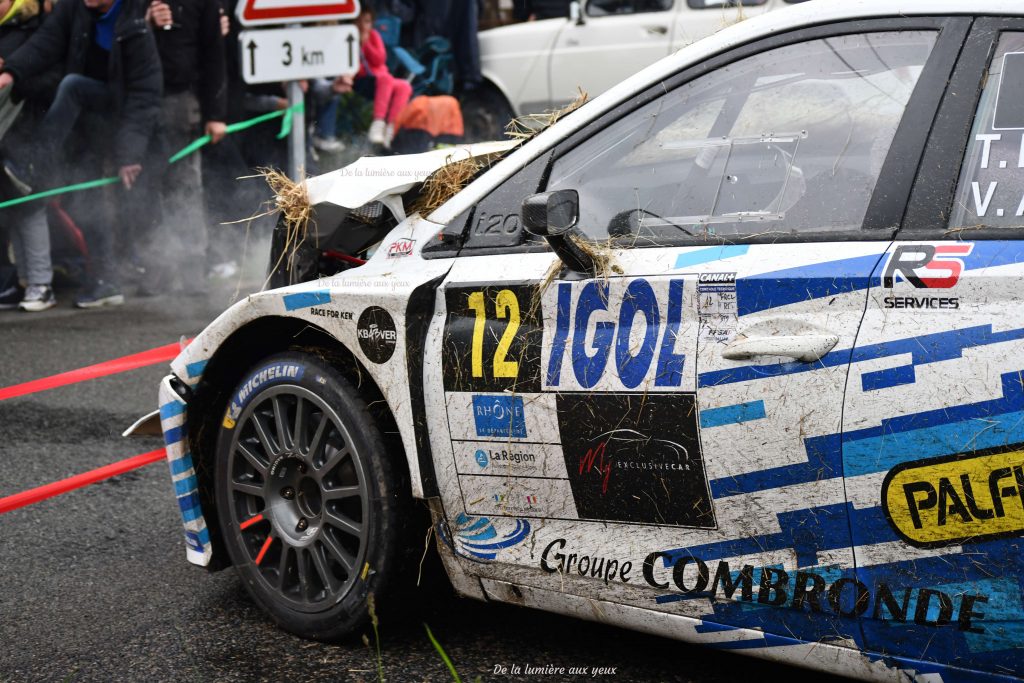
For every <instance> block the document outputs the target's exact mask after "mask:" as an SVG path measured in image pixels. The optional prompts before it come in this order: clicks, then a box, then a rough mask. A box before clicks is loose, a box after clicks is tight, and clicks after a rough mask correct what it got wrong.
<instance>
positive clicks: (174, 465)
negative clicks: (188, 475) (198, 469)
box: [170, 453, 192, 475]
mask: <svg viewBox="0 0 1024 683" xmlns="http://www.w3.org/2000/svg"><path fill="white" fill-rule="evenodd" d="M170 467H171V474H173V475H179V474H184V473H185V472H188V471H189V470H190V469H192V454H191V453H186V454H185V455H183V456H182V457H180V458H175V459H174V460H171V461H170Z"/></svg>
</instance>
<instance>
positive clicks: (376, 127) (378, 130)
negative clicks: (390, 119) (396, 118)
mask: <svg viewBox="0 0 1024 683" xmlns="http://www.w3.org/2000/svg"><path fill="white" fill-rule="evenodd" d="M387 132H388V131H387V124H385V123H384V119H374V120H373V123H371V124H370V130H369V132H367V133H366V139H367V140H369V141H370V142H371V143H372V144H374V145H383V144H384V141H385V140H386V136H387Z"/></svg>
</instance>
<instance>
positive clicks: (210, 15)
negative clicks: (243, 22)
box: [135, 0, 227, 294]
mask: <svg viewBox="0 0 1024 683" xmlns="http://www.w3.org/2000/svg"><path fill="white" fill-rule="evenodd" d="M169 2H170V4H168V2H165V1H164V0H152V1H151V2H150V4H149V8H148V10H147V12H146V18H147V20H148V21H149V23H150V25H151V26H152V27H153V31H154V35H155V36H156V45H157V50H158V51H159V53H160V61H161V64H162V66H163V73H164V96H163V101H162V103H161V112H160V125H159V134H158V136H157V138H158V139H157V144H155V145H154V149H153V152H154V155H155V158H154V159H153V163H152V164H151V166H158V165H159V164H160V163H161V162H162V161H165V160H166V159H167V158H168V157H170V156H171V155H172V154H174V153H175V152H177V151H178V150H180V149H181V148H183V147H185V146H186V145H188V144H189V143H190V142H192V141H193V140H195V139H196V138H197V137H199V136H201V135H203V134H204V133H205V134H206V135H209V136H210V140H211V142H213V143H214V144H216V143H218V142H220V141H221V139H222V138H223V137H224V135H225V131H226V128H227V124H226V123H225V122H226V120H227V68H226V56H225V53H226V48H225V45H224V39H223V36H222V35H221V12H220V7H219V5H218V4H217V2H216V0H169ZM149 181H150V182H149V183H147V184H146V188H145V189H146V191H145V192H144V193H143V194H142V195H140V196H139V197H135V200H136V201H138V200H143V201H144V202H145V204H146V207H145V209H144V210H143V213H144V212H145V211H149V213H150V214H152V206H153V202H152V201H147V200H148V197H147V195H148V196H156V195H158V196H159V198H160V202H159V205H160V209H161V210H160V212H159V215H158V216H157V221H156V223H155V225H156V226H158V227H157V232H156V233H154V234H151V235H150V236H149V239H147V240H145V243H146V244H145V245H144V246H143V250H142V251H140V252H137V255H138V258H139V260H140V261H141V262H142V265H143V266H144V267H145V271H146V273H147V282H146V283H145V286H144V288H143V289H144V290H145V291H148V292H149V293H154V294H156V293H160V292H161V291H164V290H168V289H170V290H184V291H186V292H189V293H201V292H202V291H203V290H204V288H203V282H204V281H205V277H206V254H207V245H208V242H209V237H208V234H207V220H206V211H205V210H204V201H203V177H202V163H201V156H200V155H199V154H192V155H189V156H187V157H185V158H183V159H181V160H180V161H178V162H177V163H175V164H172V165H170V166H167V167H166V170H165V171H164V172H163V173H162V174H160V175H157V176H153V177H150V178H149ZM153 181H157V183H158V185H159V188H157V187H154V186H153ZM157 253H159V258H154V257H153V256H154V255H155V254H157ZM175 280H177V281H176V282H175Z"/></svg>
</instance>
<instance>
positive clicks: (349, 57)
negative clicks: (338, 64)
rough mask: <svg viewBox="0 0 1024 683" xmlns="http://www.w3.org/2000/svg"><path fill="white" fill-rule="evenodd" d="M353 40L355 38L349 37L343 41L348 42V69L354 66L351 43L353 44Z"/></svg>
mask: <svg viewBox="0 0 1024 683" xmlns="http://www.w3.org/2000/svg"><path fill="white" fill-rule="evenodd" d="M355 40H356V37H355V36H351V35H350V36H349V37H348V38H346V39H345V41H346V42H348V65H349V67H350V68H351V67H352V66H353V65H354V64H355V61H353V59H352V43H354V42H355Z"/></svg>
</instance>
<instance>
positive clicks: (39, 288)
mask: <svg viewBox="0 0 1024 683" xmlns="http://www.w3.org/2000/svg"><path fill="white" fill-rule="evenodd" d="M56 305H57V297H55V296H54V295H53V288H52V287H50V285H29V286H28V287H26V288H25V298H24V299H22V300H21V303H19V304H18V308H20V309H21V310H23V311H28V312H30V313H38V312H39V311H45V310H46V309H47V308H53V307H54V306H56Z"/></svg>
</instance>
